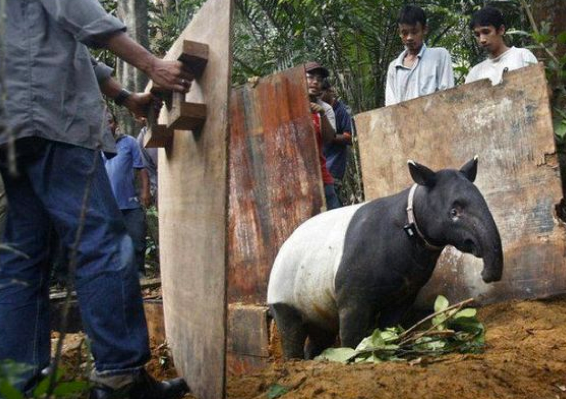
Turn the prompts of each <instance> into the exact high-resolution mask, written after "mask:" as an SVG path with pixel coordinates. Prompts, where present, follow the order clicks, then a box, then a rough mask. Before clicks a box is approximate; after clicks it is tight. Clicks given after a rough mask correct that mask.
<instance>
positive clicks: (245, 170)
mask: <svg viewBox="0 0 566 399" xmlns="http://www.w3.org/2000/svg"><path fill="white" fill-rule="evenodd" d="M306 87H307V86H306V78H305V71H304V67H303V66H301V67H296V68H293V69H290V70H287V71H284V72H282V73H279V74H276V75H272V76H269V77H266V78H264V79H261V80H260V81H259V83H257V85H255V86H254V85H251V84H249V85H246V86H245V87H242V88H239V89H237V90H233V92H232V98H231V101H230V115H231V122H230V125H231V126H230V129H231V130H230V161H229V163H230V172H229V176H230V177H229V181H230V196H229V202H230V206H229V227H228V254H229V258H228V281H229V283H228V300H229V302H244V303H252V304H254V303H257V304H263V303H265V301H266V295H267V282H268V279H269V273H270V271H271V266H272V264H273V261H274V259H275V256H276V255H277V252H278V250H279V248H280V247H281V245H282V244H283V242H284V241H285V240H286V239H287V238H288V237H289V235H291V233H292V232H293V230H294V229H295V228H296V227H297V226H298V225H299V224H301V223H302V222H304V221H305V220H307V219H308V218H310V217H312V216H314V215H316V214H317V213H319V212H320V211H321V209H322V207H323V206H324V196H323V195H324V194H323V191H322V190H323V188H322V179H321V172H320V162H319V158H318V151H317V147H316V140H315V132H314V126H313V123H312V117H311V115H310V111H309V102H308V94H307V89H306Z"/></svg>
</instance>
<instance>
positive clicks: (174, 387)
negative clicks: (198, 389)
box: [89, 370, 190, 399]
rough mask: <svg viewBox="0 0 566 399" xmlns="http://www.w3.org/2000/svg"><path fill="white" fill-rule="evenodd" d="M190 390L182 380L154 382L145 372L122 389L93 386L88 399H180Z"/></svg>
mask: <svg viewBox="0 0 566 399" xmlns="http://www.w3.org/2000/svg"><path fill="white" fill-rule="evenodd" d="M189 392H190V389H189V387H188V386H187V384H186V383H185V381H184V380H183V379H182V378H175V379H172V380H167V381H156V380H155V379H154V378H153V377H151V376H150V375H149V374H148V373H147V372H146V371H145V370H142V371H141V372H140V375H139V376H138V377H137V378H136V379H135V381H134V382H133V383H131V384H130V385H127V386H125V387H124V388H122V389H117V390H115V389H111V388H108V387H103V386H95V387H93V388H92V389H91V390H90V396H89V398H90V399H122V398H124V399H180V398H182V397H183V396H184V395H185V394H187V393H189Z"/></svg>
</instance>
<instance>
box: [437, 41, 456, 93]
mask: <svg viewBox="0 0 566 399" xmlns="http://www.w3.org/2000/svg"><path fill="white" fill-rule="evenodd" d="M442 50H443V51H442V54H443V55H442V58H441V65H440V77H439V82H438V90H439V91H440V90H446V89H449V88H451V87H454V70H453V69H452V57H451V56H450V53H449V52H448V50H445V49H442Z"/></svg>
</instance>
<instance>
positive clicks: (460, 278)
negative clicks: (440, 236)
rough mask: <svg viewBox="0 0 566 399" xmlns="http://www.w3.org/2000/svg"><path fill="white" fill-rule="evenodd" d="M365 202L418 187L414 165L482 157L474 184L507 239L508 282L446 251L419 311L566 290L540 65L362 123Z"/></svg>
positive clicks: (374, 114)
mask: <svg viewBox="0 0 566 399" xmlns="http://www.w3.org/2000/svg"><path fill="white" fill-rule="evenodd" d="M356 124H357V126H358V131H359V139H360V152H361V163H362V171H363V180H364V188H365V193H366V198H367V199H373V198H378V197H381V196H385V195H389V194H392V193H396V192H398V191H400V190H402V189H404V188H406V187H408V186H409V185H410V184H411V183H412V181H411V178H410V175H409V172H408V169H407V165H406V161H407V159H414V160H415V161H417V162H421V163H423V164H425V165H427V166H430V167H432V168H433V169H441V168H446V167H451V168H458V167H460V166H461V165H463V164H464V162H465V161H467V160H469V159H471V158H472V157H473V156H474V154H478V155H479V168H478V176H477V179H476V185H477V186H478V187H479V189H480V190H481V192H482V193H483V194H484V196H485V198H486V201H487V203H488V205H489V207H490V209H491V211H492V213H493V216H494V219H495V222H496V223H497V226H498V228H499V231H500V233H501V238H502V242H503V250H504V257H505V269H504V273H503V279H502V281H501V282H498V283H495V284H484V283H483V282H482V280H481V277H480V272H481V268H482V262H481V260H480V259H476V258H474V257H473V256H471V255H464V254H462V253H460V252H459V251H457V250H456V249H454V248H451V247H449V248H447V249H445V250H444V253H443V254H442V256H441V258H440V260H439V263H438V265H437V268H436V270H435V272H434V274H433V277H432V279H431V281H430V282H429V283H428V284H427V285H426V286H425V287H424V288H423V290H422V292H421V294H420V295H419V298H418V299H417V303H418V305H420V306H427V305H429V304H430V303H431V302H432V301H433V300H434V298H435V297H436V295H437V294H444V295H447V296H448V297H449V299H451V300H453V301H455V300H461V299H465V298H468V297H475V298H477V299H478V301H479V302H480V303H490V302H495V301H501V300H506V299H512V298H532V297H544V296H549V295H553V294H557V293H562V292H565V291H566V267H565V266H566V265H565V260H564V259H565V258H564V253H565V249H566V248H565V241H564V240H565V235H564V228H563V226H562V225H561V223H559V222H558V220H557V218H556V217H555V212H554V206H555V204H557V203H558V202H559V201H560V199H561V198H562V192H561V184H560V176H559V170H558V168H557V166H556V162H553V161H551V160H552V159H555V152H556V150H555V145H554V135H553V128H552V121H551V115H550V106H549V98H548V93H547V85H546V80H545V75H544V68H543V66H542V64H539V65H535V66H531V67H528V68H523V69H520V70H516V71H513V72H510V73H508V74H506V75H505V79H504V82H503V83H502V84H501V85H497V86H494V87H492V86H491V84H490V83H489V82H488V81H487V80H482V81H479V82H475V83H472V84H468V85H464V86H460V87H457V88H454V89H451V90H447V91H443V92H439V93H435V94H433V95H430V96H426V97H421V98H418V99H415V100H411V101H407V102H404V103H401V104H397V105H395V106H391V107H386V108H381V109H377V110H373V111H370V112H366V113H363V114H360V115H358V116H357V117H356Z"/></svg>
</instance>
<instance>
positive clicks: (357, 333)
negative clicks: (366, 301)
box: [339, 304, 377, 348]
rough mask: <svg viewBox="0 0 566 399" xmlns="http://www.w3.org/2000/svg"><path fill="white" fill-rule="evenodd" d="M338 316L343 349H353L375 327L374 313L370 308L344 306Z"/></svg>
mask: <svg viewBox="0 0 566 399" xmlns="http://www.w3.org/2000/svg"><path fill="white" fill-rule="evenodd" d="M339 315H340V341H341V342H342V346H343V347H348V348H355V347H356V346H358V344H359V343H360V342H361V341H362V339H364V338H365V337H367V336H368V335H370V334H371V333H372V331H373V330H374V329H375V327H376V323H377V319H376V311H375V310H372V309H371V307H370V306H359V304H358V306H357V307H353V306H346V307H344V308H342V309H340V311H339Z"/></svg>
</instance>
